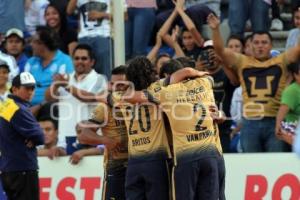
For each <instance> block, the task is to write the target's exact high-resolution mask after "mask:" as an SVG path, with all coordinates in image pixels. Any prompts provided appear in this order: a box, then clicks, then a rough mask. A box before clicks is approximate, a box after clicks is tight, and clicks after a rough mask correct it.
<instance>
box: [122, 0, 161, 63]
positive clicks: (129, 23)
mask: <svg viewBox="0 0 300 200" xmlns="http://www.w3.org/2000/svg"><path fill="white" fill-rule="evenodd" d="M126 3H127V16H128V19H127V20H126V22H125V47H126V58H127V59H130V58H133V57H135V56H138V55H146V54H147V53H146V49H147V46H148V42H149V39H150V36H151V33H152V29H153V26H154V23H155V8H156V7H157V5H156V1H155V0H148V1H145V0H142V1H141V0H126Z"/></svg>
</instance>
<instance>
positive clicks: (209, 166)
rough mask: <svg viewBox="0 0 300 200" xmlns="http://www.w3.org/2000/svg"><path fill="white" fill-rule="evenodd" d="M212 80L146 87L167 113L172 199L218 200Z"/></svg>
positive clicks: (217, 155) (204, 78)
mask: <svg viewBox="0 0 300 200" xmlns="http://www.w3.org/2000/svg"><path fill="white" fill-rule="evenodd" d="M212 85H213V80H212V79H211V77H202V78H196V79H191V80H185V81H183V82H180V83H177V84H173V85H169V86H167V87H160V88H159V87H154V88H155V89H153V88H151V87H150V88H148V90H147V91H146V92H145V93H146V96H148V98H149V100H150V101H152V102H156V103H159V104H160V106H161V107H162V109H163V111H164V112H165V113H166V114H167V116H168V119H169V122H170V125H171V129H172V133H173V148H174V162H175V168H174V184H175V194H174V198H175V199H178V200H180V199H187V200H194V199H218V195H219V188H218V187H219V186H218V182H219V180H218V159H219V158H220V149H219V139H218V135H216V134H218V131H216V126H214V122H213V119H212V118H211V116H210V114H209V106H210V105H214V104H215V102H214V98H213V94H212V93H213V90H212Z"/></svg>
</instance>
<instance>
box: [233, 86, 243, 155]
mask: <svg viewBox="0 0 300 200" xmlns="http://www.w3.org/2000/svg"><path fill="white" fill-rule="evenodd" d="M230 115H231V118H232V121H233V123H232V126H231V129H232V131H231V133H230V139H231V142H230V151H231V152H242V148H241V142H240V135H241V132H240V131H241V129H242V116H243V96H242V87H241V86H239V87H238V88H236V89H235V90H234V92H233V95H232V99H231V105H230Z"/></svg>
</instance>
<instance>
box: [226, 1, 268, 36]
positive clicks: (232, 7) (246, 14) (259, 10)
mask: <svg viewBox="0 0 300 200" xmlns="http://www.w3.org/2000/svg"><path fill="white" fill-rule="evenodd" d="M267 1H268V0H250V1H241V0H229V19H228V22H229V27H230V30H231V35H238V36H240V37H243V36H244V31H245V25H246V22H247V19H249V18H250V21H251V27H252V31H253V32H258V31H264V32H266V31H268V30H269V7H270V4H271V3H270V2H269V3H267Z"/></svg>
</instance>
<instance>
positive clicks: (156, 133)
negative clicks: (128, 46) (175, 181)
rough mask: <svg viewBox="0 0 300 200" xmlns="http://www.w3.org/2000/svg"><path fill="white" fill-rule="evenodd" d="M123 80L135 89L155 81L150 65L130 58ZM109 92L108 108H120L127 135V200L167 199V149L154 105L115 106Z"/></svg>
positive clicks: (115, 100) (113, 96)
mask: <svg viewBox="0 0 300 200" xmlns="http://www.w3.org/2000/svg"><path fill="white" fill-rule="evenodd" d="M126 77H127V79H128V81H131V82H132V83H133V84H134V86H135V89H136V90H143V89H146V88H147V87H148V86H149V85H150V84H151V83H152V82H154V81H155V80H156V79H155V72H154V70H153V66H152V64H151V62H150V61H149V60H148V59H147V58H145V57H138V58H135V59H133V60H132V61H131V62H130V63H129V66H128V69H127V74H126ZM118 100H120V97H118V95H117V94H116V93H113V95H112V96H111V97H109V98H108V102H109V104H110V105H112V106H120V107H121V110H122V113H123V116H124V119H125V123H126V127H127V132H128V153H129V159H128V168H127V175H126V184H125V193H126V199H130V200H141V199H147V200H168V199H169V176H168V168H167V162H166V161H167V159H168V158H170V156H171V154H170V149H169V144H168V139H167V135H166V131H165V126H164V122H163V120H162V116H161V113H160V112H159V110H158V107H157V106H156V105H155V104H150V103H149V104H140V105H138V104H136V105H132V104H128V103H118V102H117V101H118Z"/></svg>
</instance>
